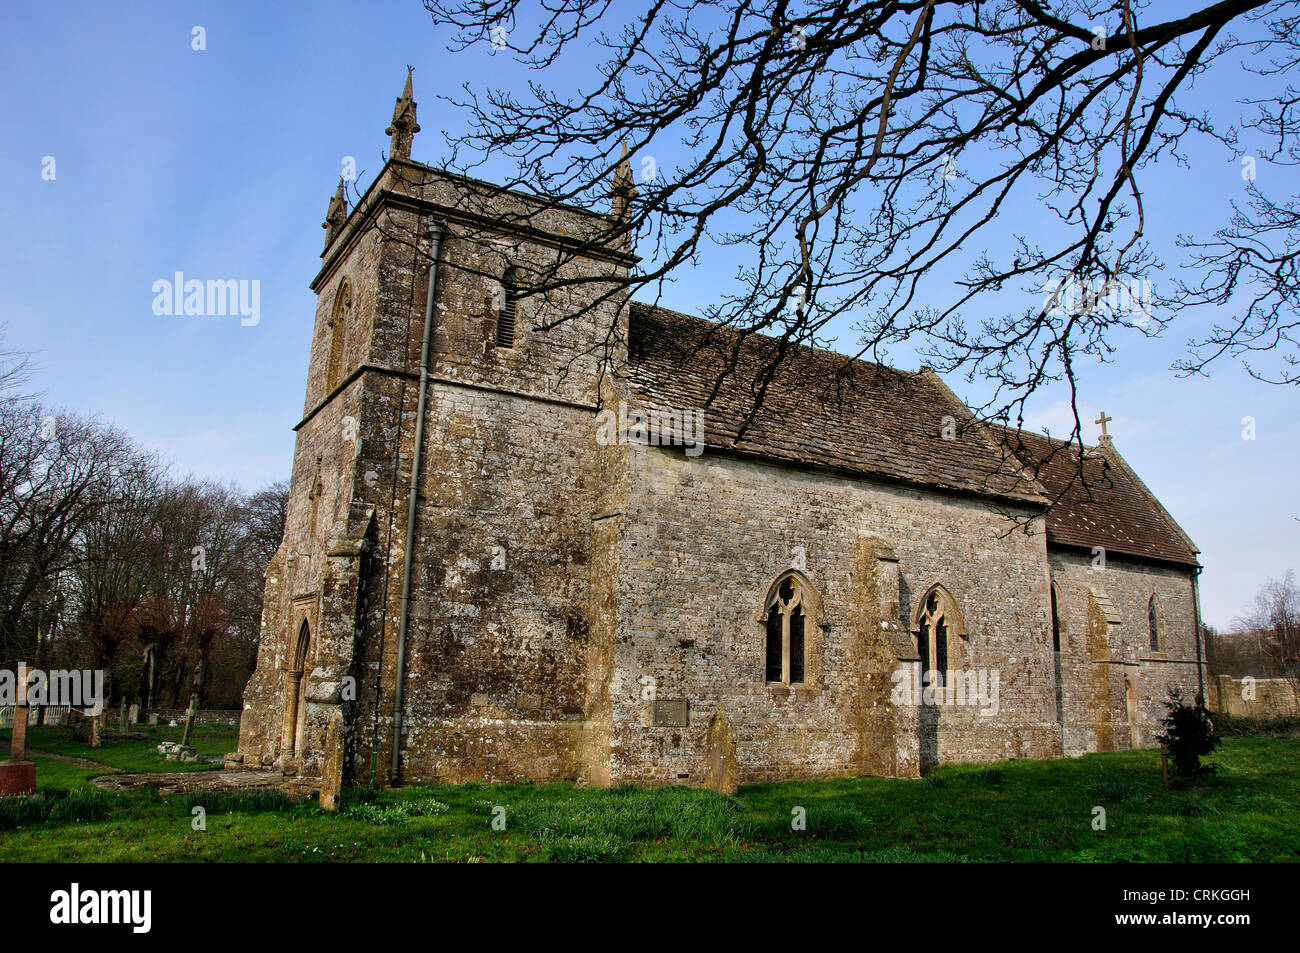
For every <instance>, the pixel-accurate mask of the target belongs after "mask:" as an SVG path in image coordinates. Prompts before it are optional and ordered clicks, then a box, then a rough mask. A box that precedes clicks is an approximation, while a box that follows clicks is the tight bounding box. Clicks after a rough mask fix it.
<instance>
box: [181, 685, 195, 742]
mask: <svg viewBox="0 0 1300 953" xmlns="http://www.w3.org/2000/svg"><path fill="white" fill-rule="evenodd" d="M198 701H199V700H198V699H197V698H195V697H194V696H193V695H191V696H190V707H189V708H187V709H186V710H185V730H184V731H183V732H181V747H182V748H188V747H189V744H190V735H191V734H193V733H194V719H195V718H196V717H198V714H199V707H198Z"/></svg>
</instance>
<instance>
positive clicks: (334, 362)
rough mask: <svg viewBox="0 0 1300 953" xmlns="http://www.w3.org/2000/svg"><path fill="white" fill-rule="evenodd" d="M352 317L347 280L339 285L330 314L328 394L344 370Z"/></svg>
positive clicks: (326, 367)
mask: <svg viewBox="0 0 1300 953" xmlns="http://www.w3.org/2000/svg"><path fill="white" fill-rule="evenodd" d="M351 316H352V285H350V284H349V283H348V280H347V279H346V278H344V279H343V282H342V284H340V285H339V290H338V292H337V293H336V294H335V295H334V310H333V311H332V312H331V313H330V323H329V336H330V350H329V361H328V363H327V364H326V366H325V393H326V394H328V393H330V392H331V391H332V390H334V388H335V387H337V386H338V383H339V374H340V373H341V372H342V370H343V344H344V341H345V340H346V338H347V333H348V323H349V319H350V318H351Z"/></svg>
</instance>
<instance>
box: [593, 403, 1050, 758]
mask: <svg viewBox="0 0 1300 953" xmlns="http://www.w3.org/2000/svg"><path fill="white" fill-rule="evenodd" d="M706 427H707V420H706ZM628 458H629V476H628V486H629V491H628V502H627V508H626V511H625V512H624V513H623V515H622V517H621V522H622V527H623V541H622V546H621V553H620V556H619V561H620V565H619V582H618V588H619V618H618V622H617V627H618V631H617V637H616V645H617V649H616V652H617V655H616V665H615V667H616V671H615V675H614V681H613V685H612V689H611V692H612V696H613V720H614V745H613V751H612V753H611V769H610V771H611V777H612V779H613V780H615V781H644V782H655V781H673V780H685V781H696V782H698V781H700V780H702V779H703V774H704V772H705V770H706V767H707V764H706V762H707V758H706V748H707V739H706V733H707V731H708V726H709V723H710V720H711V718H712V716H713V715H714V714H715V713H717V712H721V713H722V714H723V715H724V716H725V719H726V723H727V725H728V726H729V729H730V732H731V734H732V736H733V737H734V740H735V746H736V752H735V757H736V761H737V774H738V779H739V780H740V781H741V782H747V781H761V780H770V779H777V778H788V777H817V776H827V775H836V774H844V773H850V772H853V771H858V770H884V771H885V772H887V773H916V771H917V770H918V769H919V768H923V767H924V766H925V763H926V762H931V763H932V762H933V761H935V760H936V759H937V760H939V761H993V760H999V759H1003V758H1013V757H1049V756H1051V755H1053V754H1057V753H1059V734H1058V732H1057V730H1056V725H1055V720H1054V713H1053V711H1052V708H1051V701H1050V699H1051V693H1050V685H1051V677H1052V676H1051V649H1050V646H1049V645H1048V644H1047V633H1048V609H1047V585H1048V581H1047V573H1046V571H1045V565H1046V559H1045V543H1044V539H1043V536H1042V535H1041V530H1040V529H1039V528H1038V527H1037V525H1035V528H1034V531H1033V533H1032V534H1027V533H1025V532H1022V531H1014V532H1012V533H1010V534H1009V535H1005V536H1003V535H1002V534H1004V533H1005V531H1006V530H1007V528H1008V527H1007V524H1006V522H1005V519H1004V518H1003V517H1001V516H999V515H997V514H995V513H993V512H992V511H991V510H990V509H988V508H987V507H986V506H985V505H984V504H982V503H979V502H975V501H972V500H961V499H955V498H951V497H944V496H941V495H938V494H932V493H927V492H918V491H912V490H906V489H900V488H894V487H889V486H885V485H873V484H872V483H870V482H867V481H864V480H859V479H851V478H846V477H841V476H838V475H834V474H831V473H826V472H814V471H800V470H795V469H791V468H788V467H781V466H776V465H768V464H762V463H754V462H749V461H745V460H741V459H738V458H735V457H729V456H725V455H721V454H714V453H710V452H707V451H706V452H705V453H704V455H702V456H700V457H697V458H690V457H686V456H684V455H683V454H681V453H680V452H674V451H671V450H666V449H659V448H653V447H641V446H635V445H633V446H630V447H629V448H628ZM1000 537H1001V538H1000ZM882 544H883V545H884V546H886V547H892V549H893V551H894V553H895V554H896V556H897V567H898V568H897V571H896V574H892V575H891V574H890V573H889V572H888V571H887V570H885V571H879V570H880V569H881V568H882V567H887V566H888V565H889V561H888V560H885V561H884V562H883V563H882V562H881V561H880V560H877V559H876V558H875V556H874V555H873V547H879V546H881V545H882ZM792 565H793V566H795V567H796V568H802V570H803V573H804V575H805V576H806V577H807V579H808V580H809V581H810V582H811V584H812V586H813V587H814V589H815V590H816V592H817V594H818V595H819V596H820V601H821V611H822V617H821V619H820V623H821V624H820V625H814V626H810V627H809V631H808V663H807V675H806V682H805V684H804V685H794V686H787V685H780V684H769V683H767V682H766V681H765V675H764V662H763V655H764V644H765V643H764V633H763V628H762V625H761V624H760V622H759V618H760V616H761V614H762V611H763V602H764V599H765V597H766V596H767V594H768V591H769V587H770V586H771V585H772V583H773V580H774V579H776V578H777V576H778V575H779V574H780V573H782V572H783V571H785V570H787V569H789V568H791V567H792ZM880 576H884V577H885V578H886V579H887V582H886V587H885V588H886V590H887V589H888V587H889V586H891V585H892V586H893V591H892V592H889V591H885V592H884V593H882V592H881V587H880V582H879V577H880ZM936 583H939V584H942V585H943V586H945V587H946V588H947V590H948V591H949V592H951V593H952V594H953V596H954V597H955V599H956V601H957V603H958V605H959V607H960V610H961V612H962V615H963V619H964V622H965V629H966V634H967V636H968V637H967V638H960V639H957V638H954V639H951V640H950V644H951V648H950V662H949V664H950V667H951V668H961V669H967V670H977V669H986V670H988V671H990V672H997V673H998V676H999V710H998V713H997V714H996V715H992V716H982V715H981V714H980V709H979V707H976V706H965V707H955V706H941V707H939V708H937V709H934V708H930V709H926V710H924V711H922V712H918V711H916V710H906V711H903V712H901V713H900V712H896V711H892V710H891V709H893V708H894V706H892V705H891V702H890V694H891V688H892V681H891V677H890V676H891V675H892V672H893V671H894V669H895V668H896V667H897V665H898V664H899V663H900V656H908V655H910V657H911V658H915V652H914V651H910V652H909V651H908V650H907V649H904V650H902V651H900V650H899V642H898V641H897V640H896V639H894V638H891V636H890V633H889V630H888V629H886V628H885V627H883V626H882V624H881V623H882V621H884V622H893V623H894V624H895V625H896V624H897V619H889V618H887V616H888V615H889V611H890V609H889V607H890V606H891V605H892V604H901V606H902V614H903V621H904V623H905V624H906V625H907V627H908V628H910V627H911V625H912V624H913V622H914V613H915V611H916V609H917V606H916V603H917V602H918V601H919V600H920V599H921V598H922V596H923V594H924V593H925V592H926V591H927V590H928V589H929V588H930V587H931V586H932V585H934V584H936ZM882 603H883V608H882ZM894 634H895V635H897V634H898V633H897V631H896V630H895V633H894ZM901 644H902V645H903V646H906V647H908V648H910V647H911V646H914V644H915V643H914V641H913V639H912V636H911V635H910V633H909V634H908V635H907V636H906V637H905V638H904V639H903V640H902V643H901ZM903 661H905V662H906V659H903ZM907 664H909V665H915V664H916V663H911V662H909V663H907ZM647 679H652V680H653V681H652V682H649V684H653V686H654V690H655V692H656V694H657V697H658V699H661V700H685V701H686V702H687V703H688V704H689V710H690V716H689V725H688V726H686V727H684V728H683V727H651V726H650V723H649V714H648V706H647V705H646V702H645V700H644V699H643V698H642V695H643V688H644V686H645V684H647ZM900 715H901V717H900ZM923 716H924V718H925V719H927V723H926V724H924V725H922V724H920V721H921V720H922V717H923ZM931 719H932V720H931ZM895 724H896V725H897V726H896V727H894V725H895ZM918 741H919V747H920V750H919V752H915V753H909V746H911V748H915V747H916V745H917V742H918ZM918 757H919V760H920V762H921V763H920V764H917V763H916V761H917V758H918Z"/></svg>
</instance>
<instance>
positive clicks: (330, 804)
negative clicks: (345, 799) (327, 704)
mask: <svg viewBox="0 0 1300 953" xmlns="http://www.w3.org/2000/svg"><path fill="white" fill-rule="evenodd" d="M342 789H343V710H342V709H340V708H339V707H338V706H337V705H334V706H333V707H332V708H331V709H330V715H329V723H328V724H327V725H326V727H325V763H324V765H322V767H321V776H320V806H321V807H322V808H323V809H324V810H326V811H337V810H338V809H339V795H340V794H341V793H342Z"/></svg>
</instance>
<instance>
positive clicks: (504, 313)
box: [497, 281, 517, 347]
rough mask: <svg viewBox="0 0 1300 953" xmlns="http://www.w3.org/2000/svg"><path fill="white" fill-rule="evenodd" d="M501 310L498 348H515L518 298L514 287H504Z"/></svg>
mask: <svg viewBox="0 0 1300 953" xmlns="http://www.w3.org/2000/svg"><path fill="white" fill-rule="evenodd" d="M501 291H502V295H501V310H500V311H499V312H497V347H514V346H515V318H516V303H517V302H516V298H515V289H514V286H513V285H512V284H511V283H510V282H509V281H507V282H506V283H505V284H504V285H503V286H502V289H501Z"/></svg>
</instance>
